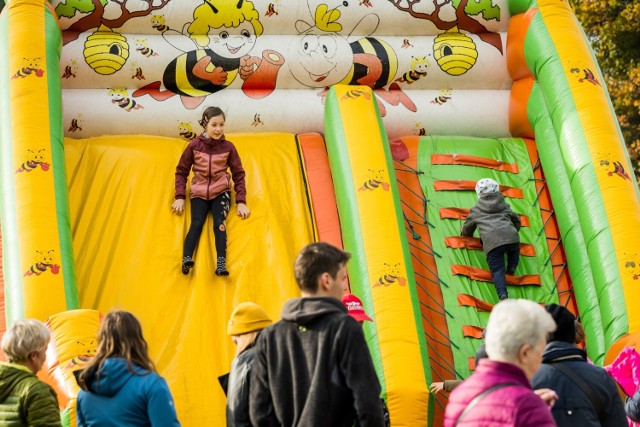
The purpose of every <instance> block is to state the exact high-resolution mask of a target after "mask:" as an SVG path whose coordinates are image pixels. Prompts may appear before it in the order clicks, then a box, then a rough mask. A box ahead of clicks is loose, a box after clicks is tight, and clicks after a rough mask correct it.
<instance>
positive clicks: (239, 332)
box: [225, 302, 273, 427]
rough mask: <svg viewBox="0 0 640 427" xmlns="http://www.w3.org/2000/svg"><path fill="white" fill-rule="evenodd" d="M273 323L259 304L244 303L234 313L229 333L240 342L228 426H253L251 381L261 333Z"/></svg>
mask: <svg viewBox="0 0 640 427" xmlns="http://www.w3.org/2000/svg"><path fill="white" fill-rule="evenodd" d="M272 323H273V322H272V321H271V319H270V318H269V315H267V312H266V311H264V309H263V308H262V307H260V306H259V305H258V304H255V303H252V302H243V303H240V304H238V305H237V306H236V308H234V309H233V312H232V313H231V318H230V319H229V325H228V326H227V335H229V336H231V339H232V340H233V343H234V344H235V345H236V357H235V359H233V362H231V371H230V372H229V377H228V379H227V385H226V390H225V393H226V394H227V427H251V420H249V384H250V382H249V380H250V375H251V367H252V366H253V360H254V357H255V343H256V339H257V338H258V336H259V335H260V332H261V331H262V330H263V329H264V328H266V327H267V326H269V325H271V324H272Z"/></svg>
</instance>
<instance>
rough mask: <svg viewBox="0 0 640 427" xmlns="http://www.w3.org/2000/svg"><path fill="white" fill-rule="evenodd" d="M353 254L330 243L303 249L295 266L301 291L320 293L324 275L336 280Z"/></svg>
mask: <svg viewBox="0 0 640 427" xmlns="http://www.w3.org/2000/svg"><path fill="white" fill-rule="evenodd" d="M349 258H351V254H350V253H349V252H345V251H343V250H341V249H338V248H336V247H335V246H333V245H330V244H329V243H324V242H318V243H311V244H310V245H307V246H305V247H304V248H302V250H301V251H300V253H299V254H298V256H297V257H296V261H295V263H294V266H293V273H294V275H295V277H296V282H297V283H298V287H299V288H300V290H301V291H306V292H309V293H311V294H315V293H317V292H318V279H319V278H320V276H322V275H323V274H324V273H329V275H330V276H331V277H332V278H334V279H335V278H336V276H337V275H338V270H340V268H341V267H342V266H343V265H345V264H346V263H347V261H349Z"/></svg>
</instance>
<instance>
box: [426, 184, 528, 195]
mask: <svg viewBox="0 0 640 427" xmlns="http://www.w3.org/2000/svg"><path fill="white" fill-rule="evenodd" d="M433 187H434V188H435V190H436V191H468V190H470V191H475V189H476V181H466V180H457V179H456V180H454V179H450V180H440V181H434V182H433ZM500 192H501V193H502V194H503V195H504V196H505V197H512V198H514V199H524V195H523V194H522V190H521V189H519V188H513V187H507V186H506V185H501V186H500Z"/></svg>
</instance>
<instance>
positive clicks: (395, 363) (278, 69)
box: [0, 0, 640, 426]
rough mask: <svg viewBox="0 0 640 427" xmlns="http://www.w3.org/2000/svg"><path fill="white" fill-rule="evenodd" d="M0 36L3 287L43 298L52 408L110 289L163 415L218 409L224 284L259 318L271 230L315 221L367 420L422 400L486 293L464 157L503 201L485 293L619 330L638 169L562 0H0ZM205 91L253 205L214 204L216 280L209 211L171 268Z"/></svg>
mask: <svg viewBox="0 0 640 427" xmlns="http://www.w3.org/2000/svg"><path fill="white" fill-rule="evenodd" d="M0 56H1V57H2V60H1V61H0V64H2V65H0V129H1V130H0V150H1V155H0V159H1V160H0V174H1V177H2V178H1V180H0V181H1V182H2V184H1V185H2V196H1V198H0V210H1V211H0V213H1V216H0V217H1V219H2V223H1V234H2V270H0V271H1V273H2V280H3V283H4V289H3V290H4V292H3V297H4V300H3V301H4V303H3V307H2V309H4V311H5V318H6V322H7V323H9V324H10V323H11V322H12V321H14V320H16V319H19V318H23V317H36V318H40V319H42V320H45V319H49V321H48V324H49V325H50V327H51V328H52V331H54V336H55V337H56V338H55V339H54V341H53V342H52V345H51V346H50V351H51V352H54V353H52V355H51V357H49V360H50V361H51V362H50V364H49V366H48V367H47V369H46V371H47V372H45V376H44V377H45V379H47V381H49V382H50V383H52V384H53V385H54V386H55V388H56V390H57V392H58V394H59V396H61V399H60V402H61V405H62V406H63V407H64V413H63V415H64V419H65V423H66V424H74V422H75V418H74V409H73V408H74V406H73V404H74V399H75V395H76V393H77V386H76V385H75V384H74V383H73V376H72V375H69V372H70V371H73V370H77V369H81V368H82V366H83V363H86V360H88V358H89V357H91V356H92V355H93V354H94V352H95V345H96V343H95V341H93V340H92V337H91V330H93V329H95V327H96V325H97V323H98V322H99V314H97V313H106V312H108V311H109V310H111V309H116V308H117V309H125V310H129V311H131V312H133V313H134V314H135V315H136V316H137V317H138V318H139V319H140V320H141V322H142V324H143V327H144V332H145V336H146V338H147V340H148V342H149V346H150V352H151V355H152V357H153V359H154V361H156V363H157V366H158V369H159V371H160V373H161V374H162V375H163V376H164V377H165V378H166V379H167V381H168V383H169V386H170V388H171V391H172V393H173V396H174V398H175V402H176V409H177V411H178V416H179V418H180V421H181V422H182V424H183V425H186V426H191V425H192V426H196V425H220V426H222V425H225V419H224V416H225V415H224V414H225V412H224V406H225V396H224V394H223V392H222V390H221V388H220V387H219V384H218V381H217V377H218V376H219V375H222V374H224V373H226V372H227V371H228V369H229V366H230V363H231V360H232V358H233V354H234V348H233V344H232V343H231V340H230V338H229V337H228V336H226V322H227V320H228V317H229V315H230V313H231V311H232V309H233V307H234V306H235V305H236V304H238V303H240V302H243V301H254V302H256V303H258V304H260V305H262V306H263V307H265V309H266V310H267V312H268V313H269V314H270V315H271V316H272V317H273V318H274V319H276V320H277V319H278V318H279V313H280V309H281V307H282V304H283V303H284V301H286V300H287V299H288V298H291V297H295V296H297V295H298V290H297V286H296V284H295V281H294V279H293V274H292V263H293V259H294V257H295V255H296V253H297V252H298V251H299V249H300V248H301V247H302V246H304V245H305V244H307V243H309V242H312V241H317V240H322V241H329V242H331V243H333V244H335V245H338V246H342V247H344V248H345V249H346V250H348V251H350V252H352V254H353V258H352V260H351V261H350V263H349V286H350V290H351V292H353V293H355V294H357V295H358V296H359V297H360V298H361V299H362V300H363V302H364V304H365V309H366V311H367V313H369V314H370V316H371V317H372V318H373V319H374V322H373V323H367V324H366V325H365V335H366V337H367V341H368V344H369V347H370V350H371V354H372V357H373V360H374V364H375V366H376V370H377V373H378V378H379V380H380V383H381V385H382V389H383V397H384V398H385V399H386V400H387V403H388V406H389V410H390V416H391V423H392V425H397V426H418V425H434V426H437V425H440V424H441V423H442V415H443V411H444V406H445V405H446V398H445V397H444V396H442V395H439V396H433V395H431V394H430V393H429V391H428V384H430V383H431V382H432V381H442V380H444V379H454V378H466V377H467V376H468V375H470V374H471V373H472V372H473V370H474V368H475V367H474V364H473V360H472V359H473V354H474V352H475V350H476V349H477V347H478V345H479V344H480V341H481V337H482V331H483V329H484V326H485V324H486V321H487V318H488V316H489V312H490V311H491V308H492V307H493V305H494V304H495V303H496V302H497V297H496V295H495V291H494V288H493V285H492V284H491V277H490V274H489V271H488V267H487V264H486V260H485V257H484V255H483V252H482V250H481V244H480V242H479V239H478V238H477V237H474V238H463V237H460V236H459V229H460V226H461V224H462V222H463V220H464V219H465V218H466V215H467V213H468V211H469V209H470V208H471V207H472V206H473V205H474V204H475V201H476V196H475V192H474V191H473V189H474V186H475V183H476V181H477V180H478V179H481V178H484V177H491V178H493V179H495V180H496V181H497V182H498V183H499V184H500V190H501V191H502V193H503V194H504V196H505V197H506V200H507V201H508V202H509V203H510V205H511V206H512V208H513V209H514V211H516V212H517V213H518V214H519V215H520V218H521V221H522V224H523V228H522V230H521V234H520V235H521V242H522V244H521V261H520V265H519V266H518V269H517V270H516V272H515V275H513V276H510V277H509V278H508V286H509V294H510V296H511V297H516V298H527V299H531V300H534V301H537V302H540V303H549V302H558V303H560V304H563V305H565V306H567V307H568V308H569V309H570V310H572V311H573V312H574V313H576V314H579V315H580V318H581V320H582V322H583V324H584V326H585V329H586V332H587V351H588V353H589V356H590V358H591V359H592V360H593V361H595V362H596V363H598V364H602V363H605V359H606V360H611V358H612V357H615V355H616V354H617V353H618V352H619V350H620V349H621V348H622V346H624V345H634V344H637V343H638V332H639V331H640V312H638V309H637V307H636V306H634V305H633V304H632V301H637V300H638V297H639V295H638V293H639V292H640V291H639V290H638V289H639V288H638V286H637V283H638V282H637V280H638V278H639V277H640V272H639V271H640V270H639V267H638V265H640V258H639V257H638V253H637V249H636V242H637V241H638V240H639V239H640V235H638V234H639V233H640V227H638V224H639V222H640V221H639V219H640V206H639V203H638V202H639V200H640V199H639V197H638V188H637V185H636V182H635V179H634V178H633V176H632V172H631V171H632V168H631V165H630V162H629V159H628V156H627V154H626V150H625V146H624V141H623V140H622V138H621V136H620V131H619V128H618V126H617V123H616V119H615V114H614V112H613V109H612V106H611V102H610V100H609V97H608V93H607V91H606V88H605V87H604V84H603V78H602V75H601V72H600V70H599V68H598V66H597V64H596V63H595V60H594V56H593V53H592V52H591V50H590V48H589V46H588V43H587V41H586V40H585V39H584V36H583V33H582V31H581V29H580V27H579V24H578V22H577V21H576V19H575V16H574V15H573V13H572V11H571V9H570V7H569V5H568V4H567V3H566V2H564V1H561V0H539V1H534V0H493V1H477V2H468V1H464V0H463V1H454V2H445V3H443V4H440V3H438V2H432V1H426V0H416V1H411V2H408V1H401V0H346V1H345V0H342V1H335V0H324V1H323V0H273V1H269V0H266V1H263V0H254V1H247V0H234V1H228V0H219V1H215V0H180V2H178V1H177V0H153V1H151V0H149V1H146V0H144V1H143V0H135V1H134V0H121V1H117V2H116V1H113V0H103V1H94V2H85V1H79V0H67V1H57V0H54V1H51V2H46V1H44V0H10V1H8V2H7V5H6V6H4V7H3V8H2V12H1V15H0ZM210 105H217V106H220V107H221V108H222V109H223V110H224V111H225V112H226V115H227V122H226V128H227V129H226V130H227V138H228V139H230V140H231V141H233V142H234V144H235V145H236V147H237V148H238V151H239V153H240V155H241V157H242V161H243V165H244V167H245V169H246V171H247V189H248V205H249V207H250V208H251V210H252V214H251V217H250V218H249V219H248V220H245V221H243V220H240V219H239V218H238V217H237V216H236V215H235V208H234V207H232V210H231V214H230V216H229V219H228V223H227V227H228V233H229V244H228V252H229V253H228V264H229V269H230V271H231V276H230V277H229V278H224V279H223V278H219V277H217V276H215V275H214V274H213V269H214V265H213V259H214V256H215V248H214V245H213V231H212V229H211V225H210V223H207V226H206V231H205V232H204V233H203V236H202V238H201V241H200V244H199V247H198V249H197V252H196V255H195V258H196V267H195V269H194V270H193V272H192V274H191V275H189V276H183V275H182V274H181V273H180V259H181V246H182V241H183V238H184V235H185V234H186V231H187V229H188V227H189V214H190V212H189V211H188V209H187V212H186V214H185V215H183V216H176V215H173V214H172V213H171V211H170V206H171V203H172V201H173V180H174V171H175V165H176V163H177V160H178V158H179V156H180V154H181V152H182V151H183V149H184V147H185V146H186V144H187V142H188V141H189V140H190V139H191V138H193V137H194V136H196V135H197V134H198V133H200V132H201V131H202V129H201V128H200V126H199V125H198V120H199V118H200V116H201V114H202V110H203V109H204V108H205V107H206V106H210ZM79 309H80V310H79ZM87 310H88V311H87ZM58 331H63V332H59V333H58ZM74 334H75V335H74ZM67 337H69V339H71V340H72V341H71V342H75V343H76V345H68V342H67V341H66V340H67ZM63 343H66V345H65V344H63ZM55 352H57V353H55ZM607 358H609V359H607ZM62 361H64V363H63V362H62Z"/></svg>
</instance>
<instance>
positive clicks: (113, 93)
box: [109, 89, 144, 113]
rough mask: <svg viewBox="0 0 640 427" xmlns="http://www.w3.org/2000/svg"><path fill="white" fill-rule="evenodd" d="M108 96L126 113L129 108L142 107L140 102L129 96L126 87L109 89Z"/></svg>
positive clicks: (137, 108) (136, 108) (129, 110)
mask: <svg viewBox="0 0 640 427" xmlns="http://www.w3.org/2000/svg"><path fill="white" fill-rule="evenodd" d="M109 96H110V97H111V103H112V104H116V105H117V106H118V107H120V108H122V109H123V110H124V111H126V112H127V113H129V112H131V110H139V109H141V108H144V107H143V106H142V105H141V104H139V103H138V102H136V101H135V100H133V99H131V98H129V92H127V90H126V89H109Z"/></svg>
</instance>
